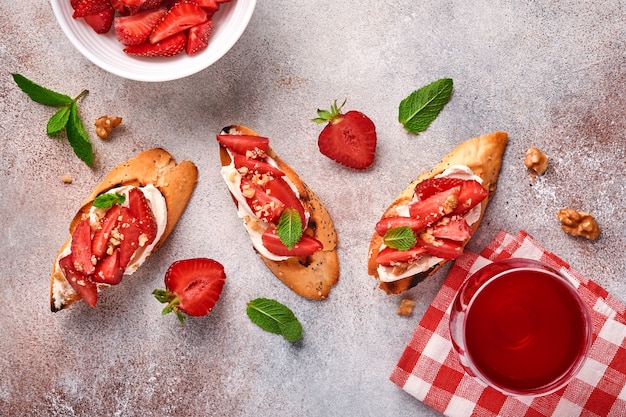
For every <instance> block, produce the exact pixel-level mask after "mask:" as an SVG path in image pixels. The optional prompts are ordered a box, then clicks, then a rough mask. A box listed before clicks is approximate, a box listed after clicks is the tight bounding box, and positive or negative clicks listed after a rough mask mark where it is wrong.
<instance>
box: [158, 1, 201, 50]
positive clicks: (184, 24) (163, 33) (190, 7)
mask: <svg viewBox="0 0 626 417" xmlns="http://www.w3.org/2000/svg"><path fill="white" fill-rule="evenodd" d="M207 19H208V16H207V13H206V12H205V11H204V10H203V9H202V8H201V7H200V6H198V5H197V4H195V3H192V2H190V1H181V2H180V3H176V4H174V6H172V8H171V9H170V10H169V11H168V12H167V13H166V14H165V16H163V19H161V21H160V22H159V23H158V24H157V25H156V27H155V28H154V31H152V33H151V34H150V43H154V44H155V43H158V42H160V41H162V40H164V39H166V38H168V37H170V36H172V35H174V34H177V33H181V32H183V31H185V30H187V29H189V28H190V27H192V26H195V25H198V24H200V23H202V22H205V21H206V20H207Z"/></svg>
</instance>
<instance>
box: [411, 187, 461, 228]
mask: <svg viewBox="0 0 626 417" xmlns="http://www.w3.org/2000/svg"><path fill="white" fill-rule="evenodd" d="M460 192H461V187H460V186H456V187H452V188H450V189H449V190H445V191H441V192H439V193H437V194H435V195H432V196H430V197H428V198H427V199H425V200H421V201H414V202H412V203H411V204H409V214H410V215H411V217H413V218H415V219H418V220H421V221H423V222H424V223H425V225H426V226H428V225H430V224H432V223H434V222H436V221H437V220H439V219H440V218H442V217H443V216H446V215H448V214H450V213H452V211H453V210H454V209H455V208H456V207H457V205H458V196H459V193H460Z"/></svg>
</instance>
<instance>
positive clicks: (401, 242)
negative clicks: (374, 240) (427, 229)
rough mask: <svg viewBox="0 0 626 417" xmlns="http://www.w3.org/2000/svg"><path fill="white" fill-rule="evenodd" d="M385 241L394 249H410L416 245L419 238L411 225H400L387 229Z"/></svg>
mask: <svg viewBox="0 0 626 417" xmlns="http://www.w3.org/2000/svg"><path fill="white" fill-rule="evenodd" d="M383 242H384V243H385V245H387V246H389V247H390V248H393V249H398V250H409V249H411V248H412V247H413V246H415V243H417V238H416V237H415V233H413V230H411V228H410V227H409V226H400V227H393V228H391V229H389V230H387V232H385V236H384V237H383Z"/></svg>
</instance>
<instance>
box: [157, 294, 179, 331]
mask: <svg viewBox="0 0 626 417" xmlns="http://www.w3.org/2000/svg"><path fill="white" fill-rule="evenodd" d="M152 294H153V295H154V297H155V298H156V299H157V300H159V302H161V303H163V304H167V305H166V306H165V308H164V309H163V311H161V314H162V315H166V314H169V313H175V314H176V317H178V321H180V322H181V324H184V323H185V315H184V314H183V313H182V312H181V311H180V310H179V309H178V306H179V305H180V298H178V297H177V296H176V295H175V294H173V293H171V292H169V291H168V290H162V289H158V290H154V291H152Z"/></svg>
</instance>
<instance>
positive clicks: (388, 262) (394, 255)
mask: <svg viewBox="0 0 626 417" xmlns="http://www.w3.org/2000/svg"><path fill="white" fill-rule="evenodd" d="M424 254H426V249H425V248H423V247H422V246H413V247H412V248H411V249H409V250H398V249H394V248H390V247H386V248H385V249H383V250H381V251H380V252H378V255H377V256H376V262H377V263H378V264H380V265H382V266H394V265H397V264H399V263H410V262H413V261H415V260H416V259H419V258H420V257H422V255H424Z"/></svg>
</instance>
